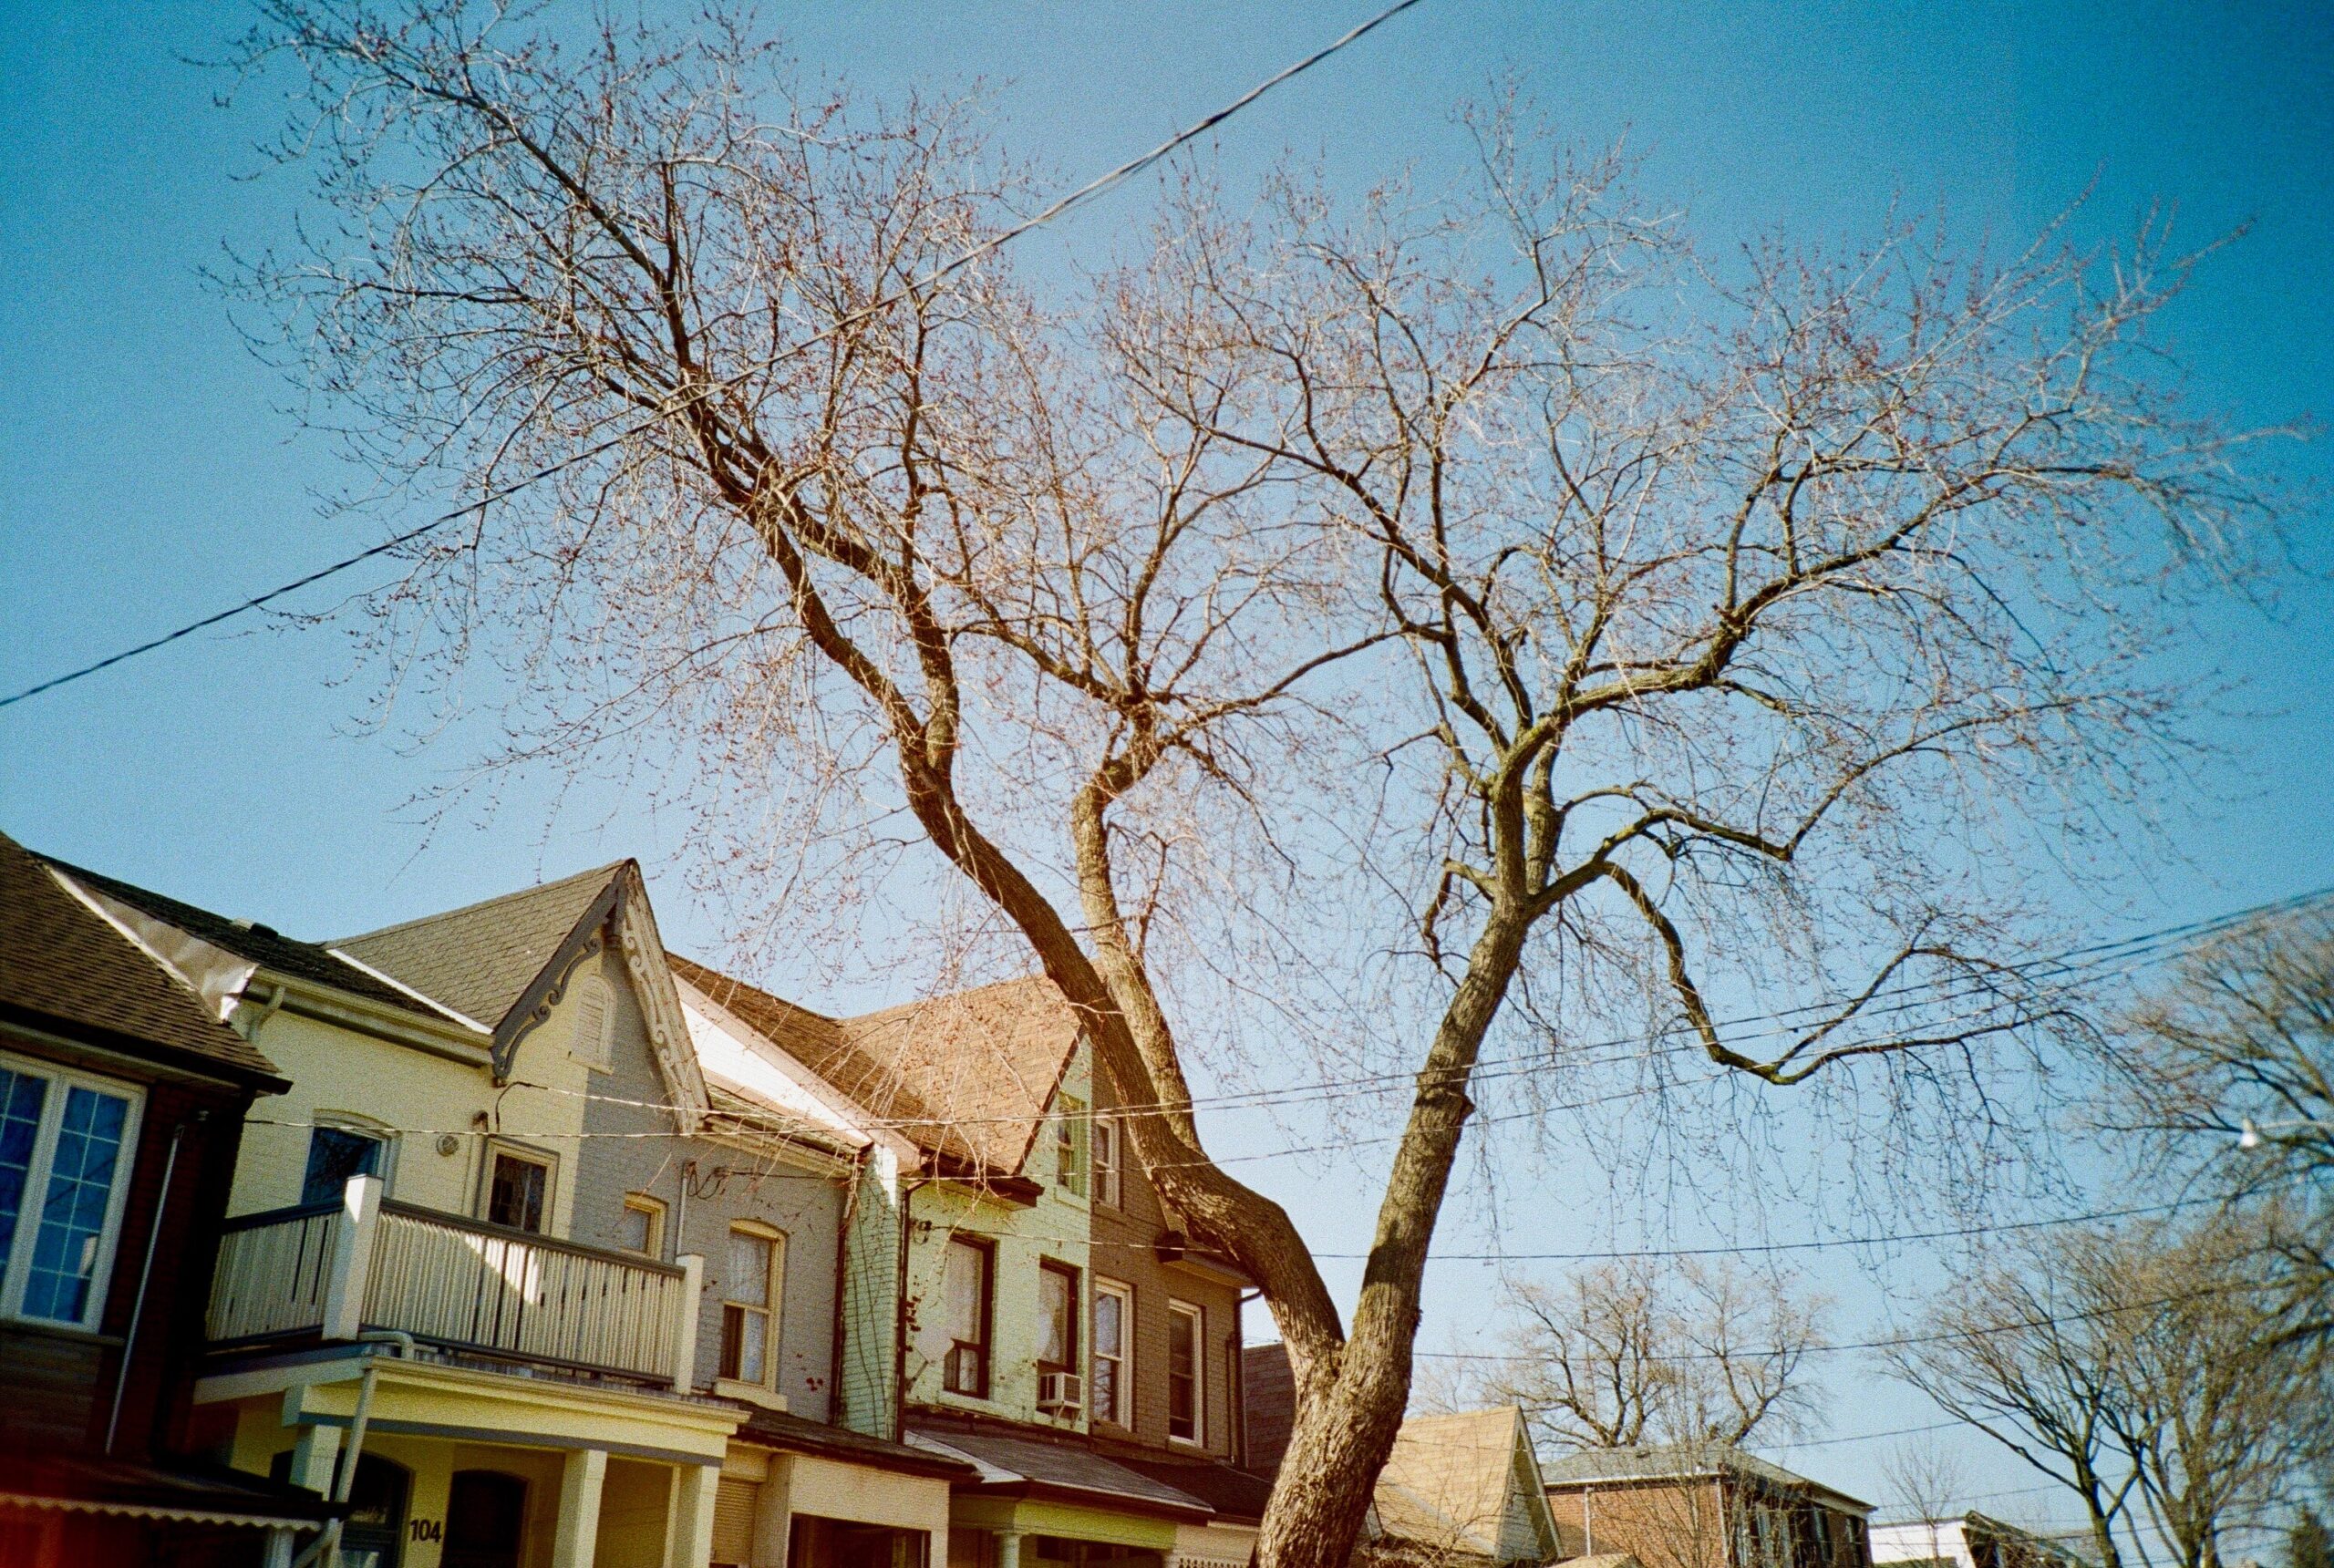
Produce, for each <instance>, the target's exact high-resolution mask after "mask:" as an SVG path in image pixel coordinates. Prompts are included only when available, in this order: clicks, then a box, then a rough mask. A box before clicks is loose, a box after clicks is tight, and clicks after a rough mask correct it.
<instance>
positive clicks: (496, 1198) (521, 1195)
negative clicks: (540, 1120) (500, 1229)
mask: <svg viewBox="0 0 2334 1568" xmlns="http://www.w3.org/2000/svg"><path fill="white" fill-rule="evenodd" d="M550 1174H551V1172H550V1171H549V1170H548V1169H546V1168H545V1167H544V1166H542V1165H541V1164H538V1163H537V1162H536V1161H532V1160H522V1159H520V1158H519V1157H518V1156H517V1155H515V1154H498V1155H496V1156H495V1157H494V1186H493V1188H492V1190H491V1192H490V1194H489V1196H488V1199H487V1205H486V1217H487V1219H488V1220H489V1221H491V1222H493V1223H494V1224H498V1225H509V1226H511V1228H512V1229H514V1230H521V1231H540V1230H542V1228H543V1188H544V1186H545V1184H546V1181H547V1179H548V1178H549V1176H550Z"/></svg>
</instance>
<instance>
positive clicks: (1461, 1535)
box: [1372, 1405, 1556, 1563]
mask: <svg viewBox="0 0 2334 1568" xmlns="http://www.w3.org/2000/svg"><path fill="white" fill-rule="evenodd" d="M1372 1505H1373V1507H1374V1509H1375V1511H1376V1513H1377V1516H1378V1522H1379V1530H1380V1531H1381V1532H1382V1533H1384V1534H1386V1535H1389V1536H1395V1537H1399V1538H1400V1539H1402V1540H1404V1541H1408V1542H1414V1543H1416V1544H1418V1545H1420V1546H1425V1547H1430V1548H1432V1549H1435V1550H1438V1551H1456V1552H1464V1553H1473V1554H1475V1555H1478V1556H1481V1557H1485V1558H1489V1559H1491V1560H1492V1561H1494V1562H1521V1561H1530V1562H1534V1563H1539V1562H1544V1561H1546V1560H1547V1559H1549V1558H1551V1557H1553V1556H1554V1554H1555V1552H1556V1541H1555V1530H1554V1525H1553V1523H1552V1522H1550V1521H1549V1519H1548V1516H1547V1500H1546V1498H1545V1496H1544V1495H1543V1493H1542V1491H1541V1487H1540V1472H1539V1469H1538V1467H1537V1464H1536V1463H1535V1461H1534V1459H1533V1457H1532V1443H1531V1438H1530V1435H1529V1433H1528V1432H1527V1430H1526V1429H1525V1427H1524V1424H1523V1411H1522V1410H1520V1409H1518V1408H1515V1407H1514V1406H1513V1405H1508V1406H1501V1407H1498V1408H1492V1409H1489V1410H1467V1411H1462V1412H1460V1413H1458V1414H1454V1415H1445V1416H1412V1417H1410V1418H1408V1419H1406V1420H1404V1421H1403V1423H1402V1429H1401V1431H1400V1432H1399V1434H1398V1435H1397V1436H1396V1437H1395V1439H1394V1450H1393V1452H1392V1453H1390V1454H1389V1455H1388V1456H1387V1458H1386V1468H1385V1469H1383V1470H1380V1471H1379V1473H1378V1486H1377V1490H1376V1492H1375V1493H1374V1495H1373V1497H1372ZM1518 1511H1521V1514H1522V1517H1520V1518H1519V1517H1518V1516H1517V1515H1518ZM1519 1527H1521V1530H1520V1531H1519ZM1520 1532H1522V1533H1528V1536H1529V1540H1530V1542H1531V1545H1530V1547H1529V1549H1528V1551H1527V1552H1526V1553H1525V1554H1524V1555H1523V1556H1518V1555H1517V1547H1518V1545H1519V1543H1518V1542H1517V1541H1516V1539H1515V1538H1516V1536H1517V1535H1518V1534H1519V1533H1520Z"/></svg>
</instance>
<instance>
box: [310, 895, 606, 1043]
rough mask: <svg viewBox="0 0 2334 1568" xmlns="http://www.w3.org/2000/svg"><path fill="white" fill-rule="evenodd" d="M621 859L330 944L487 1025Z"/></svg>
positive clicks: (520, 990) (536, 970) (547, 958)
mask: <svg viewBox="0 0 2334 1568" xmlns="http://www.w3.org/2000/svg"><path fill="white" fill-rule="evenodd" d="M626 863H627V862H625V861H616V862H615V863H614V864H613V865H605V866H596V867H594V868H593V869H592V870H591V871H588V872H576V873H575V874H574V875H573V876H571V877H563V878H561V879H560V880H559V881H557V882H544V883H543V884H542V886H540V887H531V888H527V889H525V890H523V891H522V892H513V893H505V894H503V895H502V896H501V897H500V898H491V899H488V900H486V901H485V902H484V903H473V904H467V905H465V906H463V907H462V908H460V909H452V910H448V911H446V912H445V913H442V914H429V915H423V916H422V917H421V918H420V919H418V920H408V921H405V922H403V923H400V924H397V925H385V926H383V927H382V928H381V929H380V930H378V931H368V932H366V933H365V934H362V935H360V936H351V937H348V938H346V939H345V940H343V941H339V942H335V943H333V944H330V945H332V946H334V947H336V948H338V949H340V950H341V951H343V952H345V953H346V954H349V956H351V957H353V958H356V959H357V960H359V961H360V962H362V963H365V964H367V965H371V966H372V967H373V968H376V969H377V970H379V971H380V972H381V973H382V974H384V975H395V976H396V977H397V978H398V980H399V981H400V982H402V983H403V984H405V985H410V986H412V987H413V988H414V989H415V990H417V991H418V992H420V993H421V994H422V995H426V996H428V997H429V998H430V999H431V1000H433V1001H436V1002H439V1003H442V1004H444V1005H445V1006H449V1007H451V1008H453V1009H454V1010H455V1011H456V1012H458V1013H460V1014H462V1015H463V1016H466V1017H469V1018H470V1019H473V1020H474V1021H476V1022H478V1023H480V1024H483V1025H485V1026H487V1027H488V1028H490V1029H491V1028H493V1027H494V1026H496V1025H497V1024H499V1023H501V1021H502V1018H503V1016H504V1015H505V1014H507V1013H509V1012H510V1011H511V1007H512V1006H514V1005H516V1003H517V1002H518V1000H519V998H520V997H521V996H522V995H523V994H524V993H525V992H526V989H527V987H528V985H531V984H532V982H533V980H534V978H535V976H536V975H540V974H542V968H543V965H546V964H548V963H550V962H551V960H552V956H553V954H556V953H557V952H558V951H559V947H560V944H562V943H563V942H564V941H566V940H567V936H568V934H569V933H570V932H572V931H573V930H574V929H575V923H576V922H577V921H578V920H581V919H582V918H583V913H584V912H585V911H586V910H588V909H590V908H591V907H592V905H593V903H594V901H596V900H597V899H598V898H599V896H600V894H601V893H603V892H606V891H607V886H608V883H609V882H611V881H613V880H614V877H615V875H616V873H617V872H620V871H622V870H623V869H624V867H625V864H626Z"/></svg>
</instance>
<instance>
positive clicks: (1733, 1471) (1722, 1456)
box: [1540, 1442, 1872, 1513]
mask: <svg viewBox="0 0 2334 1568" xmlns="http://www.w3.org/2000/svg"><path fill="white" fill-rule="evenodd" d="M1540 1473H1541V1474H1542V1475H1543V1476H1544V1478H1545V1479H1546V1480H1547V1483H1548V1486H1549V1488H1550V1490H1552V1491H1553V1490H1556V1489H1560V1488H1564V1487H1572V1486H1585V1485H1595V1484H1601V1483H1605V1482H1610V1481H1627V1480H1713V1479H1715V1478H1717V1477H1719V1476H1722V1475H1723V1476H1733V1477H1736V1478H1739V1479H1743V1480H1757V1481H1762V1482H1764V1483H1766V1484H1767V1485H1769V1486H1772V1487H1775V1488H1778V1489H1780V1490H1781V1491H1803V1492H1807V1493H1810V1494H1812V1495H1815V1496H1818V1497H1820V1498H1821V1499H1822V1500H1823V1501H1827V1502H1829V1503H1830V1504H1832V1505H1833V1506H1834V1507H1836V1508H1840V1509H1842V1510H1843V1511H1852V1512H1860V1513H1870V1512H1871V1511H1872V1504H1870V1503H1868V1502H1865V1501H1862V1500H1861V1499H1858V1498H1854V1497H1851V1496H1849V1495H1848V1494H1847V1493H1846V1492H1843V1491H1840V1490H1839V1489H1837V1488H1836V1487H1830V1486H1826V1485H1824V1484H1823V1482H1822V1481H1820V1480H1813V1479H1812V1478H1810V1477H1808V1476H1803V1475H1801V1474H1799V1473H1798V1472H1797V1471H1795V1470H1785V1469H1783V1467H1782V1466H1781V1465H1779V1464H1773V1463H1771V1462H1770V1461H1768V1460H1762V1459H1761V1458H1760V1457H1759V1456H1758V1455H1756V1454H1754V1453H1750V1452H1748V1451H1746V1450H1745V1449H1739V1448H1737V1447H1735V1446H1734V1445H1733V1444H1732V1443H1719V1442H1694V1443H1665V1444H1658V1445H1640V1446H1638V1447H1637V1448H1627V1449H1582V1450H1580V1451H1579V1452H1578V1453H1571V1454H1565V1455H1563V1456H1562V1457H1561V1458H1557V1459H1552V1460H1543V1461H1542V1463H1541V1466H1540Z"/></svg>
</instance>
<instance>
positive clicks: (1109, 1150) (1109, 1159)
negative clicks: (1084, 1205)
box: [1093, 1116, 1120, 1209]
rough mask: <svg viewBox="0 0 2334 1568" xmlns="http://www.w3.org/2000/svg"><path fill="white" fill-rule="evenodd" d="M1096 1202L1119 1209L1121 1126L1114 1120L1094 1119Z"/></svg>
mask: <svg viewBox="0 0 2334 1568" xmlns="http://www.w3.org/2000/svg"><path fill="white" fill-rule="evenodd" d="M1093 1128H1094V1133H1093V1136H1094V1201H1095V1202H1097V1203H1108V1204H1109V1205H1110V1207H1111V1208H1113V1209H1115V1208H1117V1207H1119V1165H1120V1160H1119V1124H1118V1122H1117V1120H1116V1119H1114V1118H1111V1117H1107V1116H1098V1117H1096V1118H1095V1119H1094V1122H1093Z"/></svg>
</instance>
